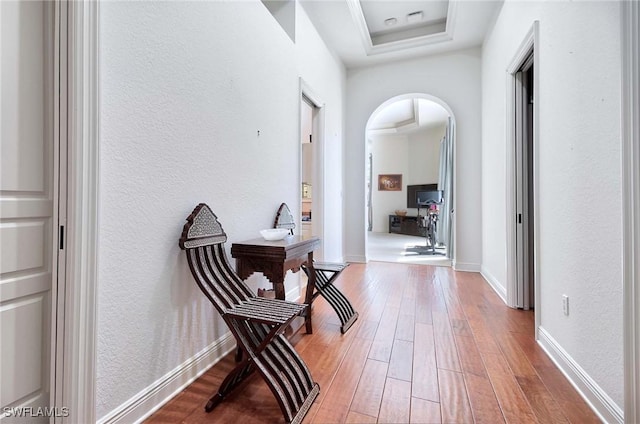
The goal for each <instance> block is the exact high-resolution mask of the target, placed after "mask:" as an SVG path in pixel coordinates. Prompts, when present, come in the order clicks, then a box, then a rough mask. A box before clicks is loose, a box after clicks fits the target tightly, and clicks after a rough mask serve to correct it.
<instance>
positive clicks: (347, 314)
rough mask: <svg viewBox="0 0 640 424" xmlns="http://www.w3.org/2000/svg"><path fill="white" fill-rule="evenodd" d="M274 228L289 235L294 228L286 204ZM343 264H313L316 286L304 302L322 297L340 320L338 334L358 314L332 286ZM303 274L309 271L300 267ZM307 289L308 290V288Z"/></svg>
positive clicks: (347, 328) (279, 210)
mask: <svg viewBox="0 0 640 424" xmlns="http://www.w3.org/2000/svg"><path fill="white" fill-rule="evenodd" d="M273 227H274V228H286V229H288V230H289V231H290V232H291V234H293V230H294V229H295V227H296V223H295V219H294V218H293V214H292V213H291V209H289V206H287V204H286V203H282V204H281V205H280V207H279V208H278V212H277V213H276V219H275V221H274V224H273ZM348 265H349V264H345V263H333V262H316V261H314V262H313V269H314V272H315V276H316V284H315V288H316V290H315V291H314V290H313V288H311V289H310V290H307V294H306V298H305V302H306V303H308V304H309V305H311V303H312V302H313V301H314V300H315V298H316V297H318V295H322V297H324V298H325V299H326V301H327V302H328V303H329V305H331V307H332V308H333V309H334V310H335V311H336V314H338V318H339V319H340V323H341V326H340V332H341V333H342V334H344V333H346V332H347V330H349V328H350V327H351V326H352V325H353V323H354V322H356V320H357V319H358V312H356V310H355V309H354V308H353V305H351V302H349V299H347V297H346V296H345V295H344V294H343V293H342V292H341V291H340V290H338V289H337V288H336V287H335V286H334V284H333V283H334V282H335V279H336V278H337V277H338V275H340V273H341V272H342V271H343V270H344V269H345V268H346V267H347V266H348ZM302 269H303V270H304V272H305V274H307V276H308V275H309V269H308V268H307V267H305V266H304V265H303V266H302ZM308 289H309V288H308Z"/></svg>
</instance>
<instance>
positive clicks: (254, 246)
mask: <svg viewBox="0 0 640 424" xmlns="http://www.w3.org/2000/svg"><path fill="white" fill-rule="evenodd" d="M319 245H320V239H319V238H318V237H310V238H303V237H301V236H287V237H285V239H284V240H277V241H267V240H264V239H263V238H256V239H252V240H246V241H242V242H237V243H233V244H232V245H231V256H232V257H234V258H235V259H236V272H237V273H238V275H239V276H240V278H242V279H243V280H245V279H247V278H248V277H249V276H250V275H251V274H253V273H254V272H261V273H263V274H264V276H265V277H267V279H269V281H271V283H272V284H273V288H274V290H275V294H276V299H281V300H284V299H285V290H284V277H285V275H286V273H287V271H293V272H297V271H299V270H300V267H302V266H303V265H306V266H308V267H309V268H313V251H314V249H316V248H317V247H318V246H319ZM314 286H315V277H314V278H309V282H308V283H307V291H309V290H313V287H314ZM308 304H309V305H310V303H308ZM305 325H306V331H307V333H312V332H313V326H312V323H311V311H309V313H307V314H306V317H305Z"/></svg>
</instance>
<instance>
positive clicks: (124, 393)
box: [97, 1, 345, 417]
mask: <svg viewBox="0 0 640 424" xmlns="http://www.w3.org/2000/svg"><path fill="white" fill-rule="evenodd" d="M298 9H300V8H298ZM299 24H300V27H299V28H298V31H297V42H298V45H294V44H293V42H292V41H291V39H290V38H289V37H288V36H287V35H286V33H285V32H284V31H283V30H282V28H280V26H279V25H278V24H277V22H276V21H275V20H274V18H273V17H272V16H271V15H270V14H269V12H268V11H267V9H266V8H265V7H264V6H263V5H262V3H261V2H259V1H254V2H105V3H103V4H102V5H101V15H100V29H101V32H100V42H101V51H100V68H101V74H100V78H101V80H100V89H101V104H100V109H101V130H100V131H101V134H100V136H101V152H100V153H101V163H100V172H101V175H100V179H101V180H100V181H101V191H100V196H101V206H100V220H101V222H100V224H101V226H100V227H101V229H100V235H99V237H100V257H99V263H100V268H99V283H98V284H99V292H98V305H99V310H98V320H99V322H98V347H97V350H98V352H97V416H98V417H103V416H105V415H106V414H108V413H109V412H110V411H113V410H114V409H115V408H117V407H118V406H119V405H121V404H123V402H125V401H127V400H128V399H131V398H132V397H133V396H135V395H136V394H137V393H138V392H140V391H141V390H143V389H145V388H146V387H148V386H149V385H151V384H152V383H153V382H154V381H156V380H157V379H159V378H160V377H162V376H163V375H165V374H166V373H167V372H169V371H170V370H172V369H174V368H175V367H176V366H178V365H179V364H181V363H183V362H184V361H185V360H187V359H189V358H191V357H192V356H193V355H195V354H196V353H197V352H199V351H201V350H202V349H204V348H205V347H206V346H208V345H210V344H211V343H213V342H214V341H215V340H217V339H219V338H220V337H221V336H222V335H223V334H224V333H226V331H227V330H226V327H225V326H224V324H223V322H222V321H221V320H220V319H219V317H218V315H217V313H216V312H215V311H214V310H213V308H212V307H211V305H210V304H209V303H208V302H207V301H206V300H205V298H204V296H203V295H202V294H201V293H200V291H199V290H198V289H197V287H196V286H195V284H194V282H193V280H192V277H191V275H190V273H189V271H188V267H187V264H186V261H185V257H184V253H183V252H182V251H180V249H179V248H178V244H177V243H178V238H179V236H180V233H181V230H182V225H183V223H184V219H185V218H186V216H187V215H188V214H189V213H190V212H191V210H192V208H193V207H194V206H195V205H196V204H197V203H198V202H203V201H204V202H207V203H209V205H210V206H211V207H212V209H213V210H214V212H215V213H216V214H217V215H218V217H219V219H220V220H221V222H222V225H223V227H224V229H225V230H226V232H227V233H228V235H229V242H228V244H227V246H230V244H231V242H233V241H237V240H243V239H247V238H252V237H257V236H258V230H259V229H262V228H268V227H270V226H271V224H272V220H273V216H274V214H275V211H276V209H277V207H278V205H279V204H280V202H282V201H286V202H288V203H289V205H291V206H292V209H294V212H295V211H296V210H298V209H299V205H298V202H299V196H300V186H299V178H300V175H299V173H300V169H299V166H298V161H299V154H300V141H299V123H298V121H299V97H298V96H299V76H300V75H302V77H303V78H305V79H306V80H307V81H309V82H310V84H311V86H313V87H314V89H315V91H316V92H317V93H318V94H319V95H320V96H321V97H322V98H323V99H324V101H325V103H326V106H327V114H326V122H327V124H326V127H327V128H328V129H329V131H327V134H328V135H329V143H328V145H327V147H326V150H327V151H326V155H327V157H328V158H329V159H330V160H336V161H338V163H339V161H341V160H342V145H341V143H342V141H341V140H342V125H343V124H342V122H343V121H342V113H343V110H342V105H343V102H344V100H343V98H342V90H343V87H344V81H345V73H344V69H343V68H342V66H341V65H340V64H339V63H338V62H337V61H335V59H334V58H333V56H331V55H330V54H329V53H328V52H327V51H326V48H325V47H324V45H322V43H321V42H320V41H319V38H318V36H317V34H315V30H314V29H313V27H311V26H310V24H309V23H308V20H307V19H306V16H304V15H303V16H302V18H301V22H300V23H299ZM314 34H315V35H314ZM258 131H260V135H259V136H258ZM337 168H338V172H337V177H335V178H337V179H338V180H339V181H340V182H341V178H342V174H341V172H340V166H337ZM335 178H334V176H333V175H332V176H331V177H329V178H328V182H327V184H328V185H336V181H334V179H335ZM337 187H339V183H338V184H337V186H333V187H329V188H330V190H328V191H331V189H332V190H333V192H338V194H337V195H335V196H328V197H329V199H328V201H327V202H326V206H327V208H332V210H335V211H336V212H335V214H336V215H337V218H335V217H334V219H335V222H336V223H337V224H332V225H328V226H327V230H328V237H327V240H326V241H325V245H327V246H330V247H331V248H336V251H335V253H334V254H335V255H337V256H341V254H342V253H341V246H342V240H341V233H340V231H341V229H342V228H341V222H342V218H341V215H340V212H341V210H342V208H341V203H340V198H339V196H340V195H339V188H337ZM332 202H334V203H332ZM262 281H263V280H262V279H261V278H259V277H257V276H254V277H253V279H252V285H254V287H255V285H258V284H260V285H264V286H268V283H263V282H262ZM296 283H297V279H296V278H294V279H293V281H291V278H290V279H289V288H290V287H292V286H293V287H294V288H295V284H296Z"/></svg>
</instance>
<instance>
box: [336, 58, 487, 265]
mask: <svg viewBox="0 0 640 424" xmlns="http://www.w3.org/2000/svg"><path fill="white" fill-rule="evenodd" d="M407 93H425V94H429V95H431V96H435V97H437V98H439V99H441V100H442V101H444V102H445V103H446V104H447V105H448V106H449V107H450V108H451V110H452V112H453V114H454V116H455V119H456V124H457V138H456V146H455V150H456V153H455V154H456V157H457V158H456V161H457V163H456V172H455V194H454V195H455V201H456V218H455V219H456V228H455V233H456V235H455V237H456V263H459V264H462V265H463V266H470V267H473V268H477V269H479V267H480V262H481V258H482V252H481V246H482V232H481V227H480V226H481V223H482V221H481V207H480V201H481V195H480V192H481V190H480V180H481V163H480V155H481V148H480V146H481V145H480V137H481V125H480V124H481V122H480V115H481V113H480V103H481V99H480V49H470V50H462V51H458V52H454V53H449V54H442V55H435V56H429V57H425V58H420V59H415V60H410V61H403V62H397V63H392V64H387V65H380V66H375V67H371V68H363V69H353V70H349V71H348V74H347V108H346V110H347V126H346V139H345V140H346V142H345V156H346V158H348V160H345V163H348V165H347V166H346V168H345V185H344V190H345V201H344V203H345V242H346V244H345V257H346V258H348V259H350V260H356V261H357V260H359V261H362V260H364V259H365V230H366V222H367V221H366V211H365V152H366V148H365V128H366V125H367V121H368V119H369V117H370V116H371V114H372V113H373V112H374V111H375V110H376V108H377V107H378V106H380V105H381V104H382V103H384V102H385V101H387V100H389V99H391V98H393V97H396V96H399V95H402V94H407Z"/></svg>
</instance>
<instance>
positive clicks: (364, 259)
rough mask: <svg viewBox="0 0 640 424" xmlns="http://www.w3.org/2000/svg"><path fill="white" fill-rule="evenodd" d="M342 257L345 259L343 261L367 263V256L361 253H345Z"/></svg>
mask: <svg viewBox="0 0 640 424" xmlns="http://www.w3.org/2000/svg"><path fill="white" fill-rule="evenodd" d="M344 259H345V262H354V263H360V264H366V263H367V257H366V256H363V255H346V256H345V257H344Z"/></svg>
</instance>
